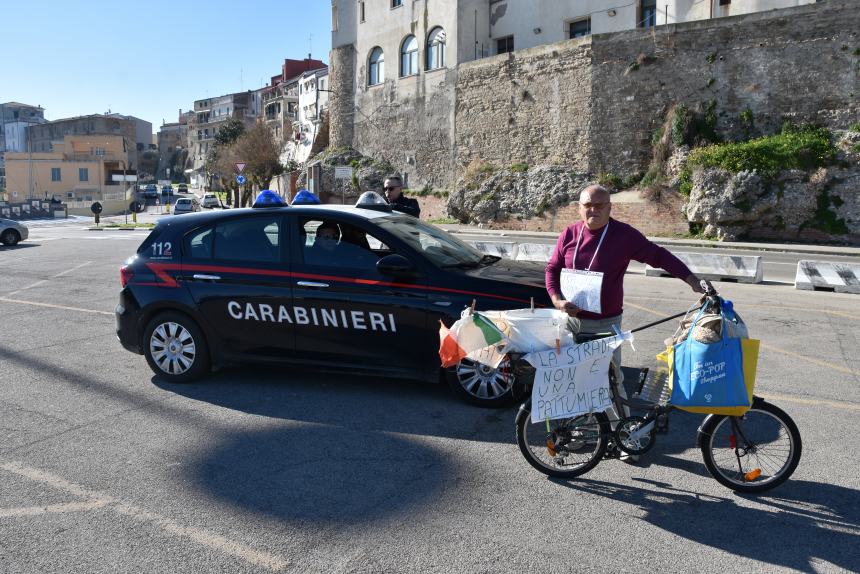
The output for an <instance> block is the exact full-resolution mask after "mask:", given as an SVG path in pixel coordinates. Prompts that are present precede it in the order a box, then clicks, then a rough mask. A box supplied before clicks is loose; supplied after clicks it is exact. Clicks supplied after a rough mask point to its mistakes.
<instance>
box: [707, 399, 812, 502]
mask: <svg viewBox="0 0 860 574" xmlns="http://www.w3.org/2000/svg"><path fill="white" fill-rule="evenodd" d="M701 433H702V440H701V449H702V457H703V458H704V460H705V466H706V467H707V469H708V472H710V473H711V476H713V477H714V479H716V480H717V481H718V482H719V483H720V484H722V485H724V486H727V487H728V488H731V489H732V490H735V491H737V492H750V493H756V492H764V491H766V490H770V489H771V488H774V487H776V486H779V485H780V484H782V483H783V482H785V481H786V480H788V478H789V477H790V476H791V475H792V473H793V472H794V470H795V469H796V468H797V464H798V463H799V462H800V453H801V449H802V444H801V440H800V431H798V430H797V425H795V424H794V421H793V420H791V417H789V416H788V415H787V414H786V413H785V412H784V411H783V410H782V409H779V408H777V407H775V406H774V405H771V404H769V403H766V402H764V401H756V402H755V403H753V406H752V408H751V409H750V410H749V411H747V412H746V414H745V415H743V416H741V417H729V416H712V417H711V418H710V419H708V420H707V421H706V422H705V424H704V426H703V427H702V430H701Z"/></svg>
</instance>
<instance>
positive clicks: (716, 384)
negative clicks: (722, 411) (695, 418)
mask: <svg viewBox="0 0 860 574" xmlns="http://www.w3.org/2000/svg"><path fill="white" fill-rule="evenodd" d="M705 307H706V305H704V306H702V309H701V310H700V311H699V314H698V315H697V316H696V319H695V320H694V321H693V322H692V323H691V324H690V333H688V334H687V338H686V339H685V340H684V341H682V342H680V343H678V344H677V345H675V347H674V349H673V353H672V355H673V370H672V379H673V380H672V398H671V403H672V404H673V405H675V406H678V407H747V406H749V404H750V402H749V395H748V394H747V388H746V384H745V382H744V368H743V353H742V350H741V349H742V345H741V339H737V338H731V337H728V336H727V335H726V325H725V320H726V319H725V315H722V313H721V315H722V317H721V319H722V323H723V324H722V329H721V333H722V338H721V339H720V340H719V341H717V342H715V343H700V342H698V341H696V340H694V339H693V334H692V330H693V328H694V327H695V325H696V323H697V322H698V320H699V317H701V315H702V313H703V312H704V311H705Z"/></svg>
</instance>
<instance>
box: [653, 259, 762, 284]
mask: <svg viewBox="0 0 860 574" xmlns="http://www.w3.org/2000/svg"><path fill="white" fill-rule="evenodd" d="M672 255H674V256H676V257H677V258H678V259H680V260H681V261H683V262H684V264H685V265H686V266H687V267H689V268H690V271H692V272H693V273H695V274H696V275H698V276H699V278H700V279H708V280H709V281H732V282H737V283H761V282H762V279H763V278H764V269H763V268H762V263H761V256H759V255H720V254H719V253H690V252H680V251H673V252H672ZM645 275H646V276H648V277H669V274H668V273H666V272H665V271H663V270H662V269H656V268H654V267H651V266H650V265H646V266H645Z"/></svg>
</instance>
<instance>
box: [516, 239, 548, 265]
mask: <svg viewBox="0 0 860 574" xmlns="http://www.w3.org/2000/svg"><path fill="white" fill-rule="evenodd" d="M554 250H555V244H552V245H549V244H546V243H520V244H519V245H518V246H517V256H516V259H517V261H540V262H541V263H546V262H547V261H549V258H550V256H551V255H552V252H553V251H554Z"/></svg>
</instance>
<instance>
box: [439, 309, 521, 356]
mask: <svg viewBox="0 0 860 574" xmlns="http://www.w3.org/2000/svg"><path fill="white" fill-rule="evenodd" d="M439 324H440V326H439V358H440V359H441V360H442V366H443V367H452V366H454V365H456V364H457V363H459V362H460V361H461V360H463V359H464V358H466V357H468V356H469V355H470V354H472V353H475V352H476V351H480V350H482V349H486V348H487V347H491V346H493V345H497V344H498V343H501V342H502V341H504V340H505V339H506V337H505V335H504V333H502V332H501V331H500V330H499V328H498V327H497V326H496V325H495V324H494V323H493V322H492V321H491V320H490V319H488V318H486V317H484V316H483V315H481V314H480V313H474V312H473V313H470V314H468V315H465V316H464V317H462V318H461V319H460V320H458V321H456V322H455V323H454V324H453V325H451V328H450V329H448V328H447V327H445V324H444V323H442V322H441V321H439Z"/></svg>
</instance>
